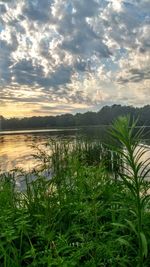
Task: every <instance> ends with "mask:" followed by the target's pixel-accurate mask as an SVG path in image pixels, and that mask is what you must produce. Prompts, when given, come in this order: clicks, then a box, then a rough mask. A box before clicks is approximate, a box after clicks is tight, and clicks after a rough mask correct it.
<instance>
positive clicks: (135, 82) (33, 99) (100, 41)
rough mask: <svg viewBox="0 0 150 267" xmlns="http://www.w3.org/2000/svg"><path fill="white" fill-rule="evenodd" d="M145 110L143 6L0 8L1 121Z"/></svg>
mask: <svg viewBox="0 0 150 267" xmlns="http://www.w3.org/2000/svg"><path fill="white" fill-rule="evenodd" d="M112 104H121V105H133V106H144V105H146V104H150V1H149V0H3V1H0V115H3V116H4V117H8V118H9V117H24V116H26V117H29V116H46V115H57V114H63V113H72V114H75V113H77V112H86V111H88V110H92V111H97V110H99V109H100V108H101V107H103V106H105V105H112Z"/></svg>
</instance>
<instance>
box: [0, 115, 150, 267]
mask: <svg viewBox="0 0 150 267" xmlns="http://www.w3.org/2000/svg"><path fill="white" fill-rule="evenodd" d="M135 124H136V123H135V122H133V123H131V122H130V119H129V118H121V119H118V120H117V121H116V122H115V123H114V125H113V128H112V130H111V135H112V137H114V138H115V139H117V140H119V142H120V146H115V147H113V148H111V149H113V150H115V155H117V157H118V158H119V157H121V159H122V160H121V161H118V163H117V164H120V165H121V166H119V168H115V169H111V171H110V168H108V166H109V163H108V162H110V161H111V160H112V158H111V157H110V156H111V153H109V152H108V151H107V150H106V149H104V146H101V145H100V144H97V145H96V143H86V142H85V143H83V142H78V143H77V144H75V145H74V146H73V145H72V144H71V145H70V144H69V143H67V142H62V143H59V144H57V143H51V146H52V149H53V153H52V155H49V156H46V155H45V154H40V153H39V154H38V155H37V156H38V157H39V159H41V161H42V162H43V167H44V170H46V169H49V168H52V169H53V176H52V177H51V176H50V174H49V172H47V175H45V173H44V170H43V171H42V172H38V171H37V172H35V174H34V175H35V177H36V179H35V180H34V181H32V182H31V181H30V174H24V176H25V182H26V190H25V191H17V190H16V188H15V186H14V185H15V177H14V176H13V175H11V174H9V175H2V176H1V180H0V266H5V267H19V266H31V267H32V266H35V267H36V266H38V267H44V266H45V267H51V266H52V267H57V266H58V267H60V266H62V267H71V266H72V267H78V266H79V267H80V266H83V267H84V266H85V267H88V266H90V267H96V266H100V267H118V266H122V267H123V266H124V267H128V266H132V267H133V266H138V265H139V266H140V267H141V266H145V267H146V266H147V267H148V266H149V261H150V254H149V246H150V233H149V227H150V212H149V197H148V195H147V190H148V188H149V183H148V182H147V181H145V176H146V173H147V172H148V171H147V168H148V166H147V168H146V169H144V168H143V167H142V166H143V164H144V162H143V161H142V154H143V153H145V152H144V151H145V150H143V148H139V146H138V145H139V141H140V132H138V133H135V132H134V128H135ZM130 126H131V127H130ZM122 147H123V149H122ZM109 150H110V149H109ZM99 151H100V152H99ZM97 158H98V160H97ZM115 160H116V158H115ZM106 163H107V164H106ZM121 170H122V172H121ZM112 171H115V177H116V179H114V176H113V172H112Z"/></svg>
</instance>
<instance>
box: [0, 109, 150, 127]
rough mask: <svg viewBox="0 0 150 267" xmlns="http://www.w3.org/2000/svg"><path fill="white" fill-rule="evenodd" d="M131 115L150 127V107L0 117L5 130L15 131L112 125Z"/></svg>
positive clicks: (139, 122) (141, 123) (140, 123)
mask: <svg viewBox="0 0 150 267" xmlns="http://www.w3.org/2000/svg"><path fill="white" fill-rule="evenodd" d="M127 114H131V117H139V120H138V124H139V125H147V126H149V125H150V119H149V118H150V106H149V105H147V106H145V107H142V108H134V107H132V106H121V105H113V106H105V107H103V108H102V109H101V110H100V111H98V112H92V111H88V112H86V113H83V114H82V113H77V114H75V115H72V114H64V115H57V116H43V117H42V116H39V117H36V116H34V117H31V118H22V119H19V118H10V119H5V118H4V117H2V116H0V122H1V128H2V129H3V130H6V129H8V130H15V129H37V128H38V129H39V128H48V127H73V126H75V127H76V126H86V125H110V124H111V123H112V122H113V121H114V119H116V118H117V117H118V116H125V115H127Z"/></svg>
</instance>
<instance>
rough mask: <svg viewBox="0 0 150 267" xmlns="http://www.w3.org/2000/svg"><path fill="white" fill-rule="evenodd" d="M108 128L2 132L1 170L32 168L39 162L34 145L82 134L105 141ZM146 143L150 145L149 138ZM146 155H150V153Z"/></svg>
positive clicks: (0, 141) (0, 146)
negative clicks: (34, 155)
mask: <svg viewBox="0 0 150 267" xmlns="http://www.w3.org/2000/svg"><path fill="white" fill-rule="evenodd" d="M106 130H107V127H101V126H92V127H81V128H76V129H68V128H66V129H46V130H25V131H5V132H0V172H8V171H10V170H12V169H14V168H22V169H24V170H26V171H29V170H32V169H33V168H34V167H36V166H37V164H38V163H37V160H35V158H34V157H33V154H36V149H35V148H33V146H35V147H41V148H43V147H45V144H46V143H47V142H48V141H49V139H54V140H59V139H75V138H80V137H81V136H82V137H84V138H85V137H86V138H92V139H93V138H96V139H97V138H98V139H99V140H101V141H104V140H106V136H107V134H106ZM144 143H145V144H146V145H147V146H149V144H150V141H149V139H147V140H146V141H144ZM49 149H50V148H49ZM146 156H147V157H150V153H148V154H147V155H146Z"/></svg>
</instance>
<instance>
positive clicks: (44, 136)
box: [0, 131, 76, 172]
mask: <svg viewBox="0 0 150 267" xmlns="http://www.w3.org/2000/svg"><path fill="white" fill-rule="evenodd" d="M75 132H76V131H74V133H72V131H70V132H69V133H68V132H67V133H64V132H59V134H58V132H56V131H55V133H54V132H53V133H51V134H50V133H47V132H43V133H24V134H23V133H22V134H20V133H19V134H16V133H15V134H11V135H1V136H0V171H2V172H5V171H10V170H12V169H14V168H22V169H24V170H31V169H32V168H33V167H35V166H36V165H37V161H36V160H35V159H34V157H33V156H32V155H33V154H34V153H36V152H35V149H33V145H34V146H35V147H36V146H37V147H43V146H44V145H45V144H46V143H47V141H48V140H49V138H54V139H56V138H58V136H59V137H62V138H63V137H64V136H66V138H68V136H70V137H71V136H73V135H74V136H75Z"/></svg>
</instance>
